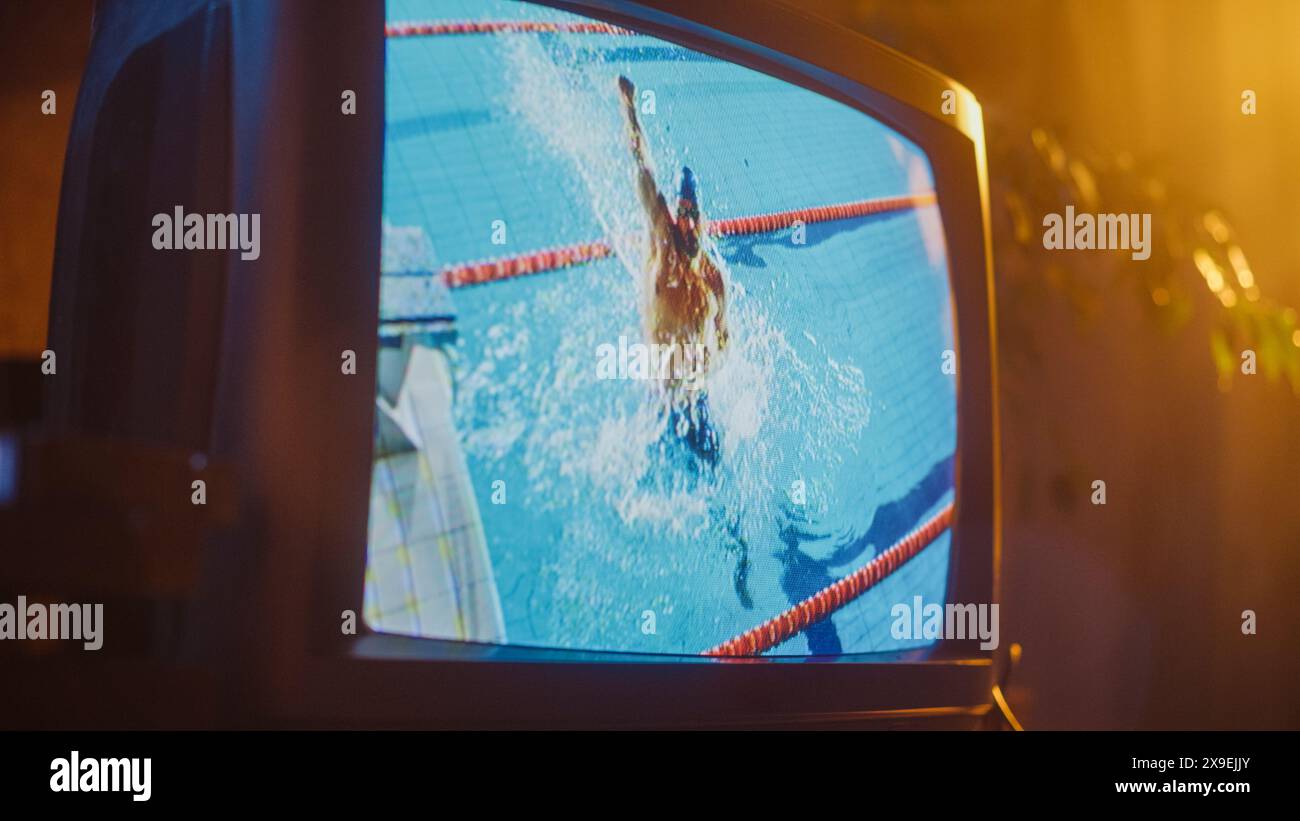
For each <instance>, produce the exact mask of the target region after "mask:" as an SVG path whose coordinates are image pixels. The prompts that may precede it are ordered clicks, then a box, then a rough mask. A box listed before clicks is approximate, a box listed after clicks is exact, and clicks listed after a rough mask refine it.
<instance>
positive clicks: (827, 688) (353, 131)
mask: <svg viewBox="0 0 1300 821" xmlns="http://www.w3.org/2000/svg"><path fill="white" fill-rule="evenodd" d="M542 4H543V5H549V6H553V7H555V8H558V9H562V10H565V11H570V12H574V13H577V14H581V15H584V16H587V17H591V18H596V19H600V20H606V21H609V22H612V23H614V24H617V25H621V26H625V27H627V28H631V29H635V30H637V31H640V32H644V33H646V34H650V35H653V36H656V37H659V38H661V39H663V40H667V41H671V42H675V43H679V44H681V45H684V46H687V47H689V48H692V49H695V50H697V51H700V52H704V53H708V54H712V55H715V56H717V57H720V58H723V59H726V60H729V61H731V62H734V63H739V64H742V65H746V66H748V67H750V68H753V69H756V70H758V71H760V72H763V73H766V74H769V75H772V76H774V77H777V78H780V79H782V80H785V81H788V82H793V83H796V84H798V85H801V86H804V87H807V88H809V89H811V90H813V91H816V92H818V93H820V94H823V95H825V96H827V97H831V98H833V99H836V100H839V101H841V102H843V103H846V104H848V105H850V106H853V107H855V108H858V109H860V110H862V111H864V112H866V113H867V114H869V115H871V116H872V117H875V118H877V119H878V120H880V121H881V122H883V123H885V124H886V125H888V126H889V127H890V128H893V129H894V130H896V131H898V132H899V133H901V134H903V135H904V136H906V137H907V138H909V139H910V140H912V141H913V142H914V143H916V144H917V145H918V146H919V147H920V148H921V149H922V150H924V151H925V152H926V154H927V155H928V157H929V160H930V163H931V165H932V168H933V172H934V178H935V181H936V189H937V194H938V199H939V204H940V208H941V210H942V214H943V227H944V232H945V240H946V243H947V249H948V258H949V259H948V263H949V270H950V276H951V284H952V294H953V300H954V314H955V326H956V339H957V352H958V361H959V362H960V367H959V369H958V372H957V376H956V378H957V381H958V386H957V387H958V390H957V394H958V450H957V459H956V469H955V470H956V517H955V523H954V525H953V549H952V551H951V557H952V558H951V562H952V567H951V568H950V572H949V588H948V601H953V602H963V603H980V602H996V601H997V600H998V575H997V569H998V557H999V540H1000V525H999V496H998V481H999V469H998V442H997V436H998V428H997V394H996V384H997V377H996V355H995V354H996V343H995V333H994V328H995V323H994V303H993V290H992V259H991V245H990V234H989V215H988V205H987V196H988V193H987V192H988V181H987V171H986V167H985V152H984V145H983V128H982V120H981V113H980V108H979V105H978V103H977V102H976V101H975V99H974V97H973V96H972V95H971V94H970V92H968V91H967V90H966V89H964V88H962V87H961V86H960V85H958V84H956V83H954V82H953V81H951V80H948V79H947V78H945V77H943V76H941V75H939V74H937V73H936V72H934V71H932V70H930V69H928V68H926V67H924V66H922V65H920V64H918V63H916V62H914V61H912V60H910V59H908V58H906V57H904V56H902V55H900V54H898V53H896V52H894V51H892V50H890V49H888V48H885V47H883V46H881V45H879V44H876V43H874V42H872V41H870V40H868V39H866V38H864V37H862V36H860V35H857V34H855V33H853V32H851V31H849V30H847V29H844V28H840V27H838V26H835V25H833V24H831V23H828V22H826V21H823V20H820V19H817V18H815V17H812V16H810V15H807V14H805V13H803V12H801V11H799V10H797V9H796V8H794V7H792V6H789V5H787V4H785V3H781V2H776V0H713V2H708V3H699V2H693V1H692V0H646V1H645V2H638V3H632V2H621V0H608V1H606V0H543V2H542ZM175 5H179V6H181V7H184V6H186V3H185V2H182V3H179V4H175ZM175 5H173V6H172V7H170V9H168V10H163V11H161V12H160V11H159V9H160V8H162V6H160V5H155V6H154V7H152V9H147V10H151V11H152V12H153V13H156V14H162V15H167V14H172V15H175V16H178V17H179V16H182V15H183V12H184V9H182V11H181V12H177V11H175ZM188 5H189V7H191V8H194V9H198V8H199V7H200V6H203V5H204V4H202V3H196V2H190V3H188ZM126 6H127V4H125V3H121V2H117V3H114V2H104V3H101V7H100V9H99V10H98V12H97V16H98V18H99V19H97V20H96V32H95V41H94V43H93V44H92V53H91V61H90V66H89V68H88V76H90V74H91V73H92V72H95V71H96V70H97V69H96V65H97V63H96V61H97V60H99V71H100V73H101V74H102V75H104V76H103V77H102V80H103V81H102V82H100V83H99V84H98V88H97V87H96V84H95V83H89V84H83V86H85V87H83V90H82V97H81V99H80V100H79V103H78V111H77V121H76V122H75V123H74V129H73V137H72V140H71V141H70V145H69V152H68V159H67V164H66V168H65V180H64V196H63V202H62V204H61V211H60V222H59V238H58V246H57V250H56V263H55V284H54V288H53V294H52V298H51V312H52V313H51V323H50V342H51V347H52V348H54V349H56V350H68V351H70V352H74V354H75V355H74V356H70V357H69V361H76V359H77V356H80V358H81V359H82V360H83V361H84V362H86V363H87V364H91V363H94V364H95V368H94V370H93V374H94V375H93V376H91V375H89V374H90V373H91V370H90V369H89V368H87V369H86V372H87V374H88V375H86V376H77V375H75V374H74V375H72V376H70V377H68V378H66V379H61V380H60V382H59V384H56V385H55V386H54V388H53V389H52V390H51V393H50V395H49V397H48V401H47V405H48V407H49V409H50V410H49V423H50V425H51V427H53V428H54V429H55V430H66V431H87V430H89V431H92V432H95V433H98V434H103V435H109V436H116V437H125V438H129V439H132V440H148V441H151V442H153V443H162V444H168V445H172V446H179V447H184V448H189V449H193V450H195V451H198V452H202V453H203V454H204V457H203V458H204V461H210V462H211V463H212V464H214V465H222V466H227V467H229V468H230V469H232V470H233V473H234V475H235V476H236V477H237V482H236V489H235V490H234V491H232V492H234V493H237V495H238V500H237V501H238V509H239V511H240V515H239V517H238V521H237V523H236V524H235V526H233V527H231V528H228V529H226V530H224V531H222V532H219V533H218V534H216V535H215V536H214V537H213V538H212V539H211V540H210V542H209V543H208V544H207V545H205V547H204V559H203V574H202V578H201V579H200V581H199V583H198V584H197V585H196V588H195V590H194V592H193V596H192V598H191V601H190V604H189V616H188V625H189V630H188V632H187V636H188V638H187V642H186V647H185V649H184V650H183V651H182V653H181V657H182V658H181V660H182V661H183V663H186V664H192V665H197V666H199V667H200V668H203V669H207V670H209V671H213V672H214V674H215V675H216V678H217V680H218V681H219V682H220V692H221V695H220V696H219V697H218V699H217V701H218V704H219V707H218V714H219V717H220V718H219V722H220V723H222V724H234V725H255V726H265V725H288V726H340V727H653V728H669V727H808V726H841V727H852V726H870V727H894V726H915V725H918V724H919V725H922V726H931V727H966V726H971V727H973V726H979V725H980V723H981V722H982V721H983V720H984V717H985V716H986V715H987V714H988V713H989V711H990V709H991V707H992V701H993V699H992V696H991V690H992V688H993V685H994V683H995V680H994V669H995V663H994V658H993V655H994V654H993V653H992V652H990V651H985V650H981V649H980V647H979V643H978V640H965V641H940V642H938V643H936V644H935V645H933V646H931V647H927V648H922V649H918V650H913V651H908V652H903V653H894V654H868V655H845V656H838V657H834V658H808V657H786V658H759V659H728V660H719V659H709V658H703V657H695V656H691V657H681V656H660V655H638V654H626V653H598V652H574V651H564V650H545V649H534V648H523V647H513V646H489V645H476V644H466V643H458V642H449V641H440V640H432V639H422V638H411V637H404V636H396V635H382V634H375V633H371V632H368V631H367V629H366V628H365V626H364V624H363V622H362V620H361V618H360V613H361V612H362V591H363V586H364V585H363V575H364V572H365V562H366V539H367V516H368V512H369V499H370V478H371V446H372V438H373V437H372V425H373V412H374V395H375V368H374V365H375V363H376V362H377V323H378V315H379V311H378V308H379V306H378V293H379V288H378V277H379V268H378V260H379V257H380V253H379V251H380V225H381V220H380V216H381V199H382V180H383V174H382V163H383V145H384V143H383V132H384V110H383V104H384V91H385V89H384V55H385V37H384V7H383V4H382V3H355V4H354V3H346V4H344V3H324V4H322V3H314V2H305V1H303V0H288V1H287V2H274V3H263V2H257V0H230V2H228V3H226V4H216V6H217V7H218V8H217V11H216V12H214V11H213V10H212V6H211V5H210V4H209V7H208V9H207V11H206V12H205V13H206V14H208V15H209V17H208V18H206V19H207V23H206V24H205V25H206V29H205V31H212V30H216V31H218V35H220V33H221V31H222V30H223V27H224V31H225V33H226V34H227V35H228V37H229V43H230V48H229V49H228V50H227V51H226V52H225V56H224V57H214V58H212V60H213V61H215V62H217V63H219V65H216V66H214V67H213V71H215V72H217V73H216V75H214V76H216V81H215V82H217V87H218V88H224V89H225V90H226V91H227V92H228V95H227V96H226V97H225V99H224V100H217V101H213V100H206V99H205V100H204V101H203V102H202V103H200V104H199V105H200V106H201V107H202V109H203V111H204V117H205V118H208V119H209V120H210V121H211V123H210V124H211V125H213V126H214V127H215V128H217V129H221V128H224V129H226V130H225V131H224V132H221V131H217V132H215V133H217V134H218V137H217V138H216V142H217V144H216V147H214V148H211V149H206V148H205V149H204V150H203V151H202V152H201V156H202V162H203V164H204V166H205V169H206V170H204V171H202V172H196V174H198V175H200V176H201V175H203V174H209V175H210V174H212V173H213V171H212V169H211V168H208V166H222V164H224V170H225V172H226V177H225V178H224V179H217V180H216V183H215V184H216V185H217V189H219V190H221V191H224V192H225V196H226V202H225V203H224V205H223V207H222V208H221V210H223V211H227V212H229V211H237V212H248V213H260V214H261V215H262V249H261V255H260V257H259V258H258V259H257V260H251V261H248V260H240V259H239V256H238V254H237V253H231V254H225V255H222V256H221V257H220V258H219V259H218V260H217V261H216V262H214V261H213V258H212V257H211V256H207V257H201V258H200V257H199V256H194V257H193V259H192V260H191V259H189V258H188V257H190V256H191V255H175V254H174V255H170V256H166V258H165V259H161V260H160V259H158V257H161V256H164V255H157V256H139V257H137V258H138V259H140V260H143V262H141V263H140V265H144V266H164V265H165V266H167V268H166V270H165V271H163V270H159V271H157V272H154V273H150V274H148V276H159V277H164V276H166V277H179V278H181V280H180V281H182V282H184V283H186V286H187V287H186V288H185V289H181V290H179V291H177V295H176V296H174V297H171V304H170V310H171V311H172V312H174V313H173V315H172V316H171V322H172V324H173V326H174V327H172V329H171V331H170V333H171V334H172V335H173V336H172V337H169V339H173V340H174V339H176V338H179V339H181V340H182V343H183V344H173V345H163V344H160V343H161V342H162V341H163V340H160V339H158V338H155V337H156V335H157V334H158V333H160V332H159V331H157V330H156V329H154V328H153V327H152V325H151V324H150V322H149V321H148V320H149V318H150V317H149V316H141V314H142V313H144V312H142V311H138V310H137V311H136V312H135V313H136V315H135V316H134V317H132V316H126V317H123V318H121V319H120V322H119V323H118V325H115V326H114V328H116V331H115V333H117V334H118V335H119V336H121V337H123V338H126V339H129V340H132V341H133V344H132V345H131V346H129V350H128V353H127V358H126V361H125V362H124V361H122V359H121V356H119V357H118V359H116V360H115V359H111V358H106V357H105V356H104V355H103V354H101V353H100V352H99V351H98V349H97V347H96V345H95V336H94V333H93V331H94V329H95V328H97V327H102V326H103V323H104V322H105V321H106V320H104V319H103V316H104V314H105V313H106V312H110V313H111V312H112V311H113V310H115V309H116V310H118V311H119V312H121V311H123V310H125V309H126V308H127V307H129V303H128V302H127V301H126V300H127V299H128V298H129V295H130V293H131V292H132V289H130V288H124V289H123V290H125V291H126V292H127V294H126V295H123V294H120V293H116V292H115V290H114V289H109V290H108V291H105V289H103V288H102V287H100V288H96V287H94V285H93V282H94V279H95V278H96V277H97V276H103V272H102V271H100V270H99V269H98V267H97V266H95V265H93V264H91V260H90V259H89V258H88V256H87V254H86V253H84V249H83V248H82V247H81V245H82V243H83V240H84V238H85V237H86V236H87V232H88V231H89V230H91V229H88V228H85V227H84V226H86V225H89V222H88V220H90V219H91V218H93V217H94V216H95V209H96V208H97V207H102V206H97V205H96V202H97V201H96V199H95V198H94V197H92V196H89V195H87V193H86V190H87V185H88V182H87V180H89V179H91V178H92V176H93V175H92V172H93V171H94V168H95V165H94V164H95V162H102V160H96V159H95V156H94V154H95V152H94V143H95V141H96V140H99V139H102V135H103V131H102V128H101V127H102V126H103V123H102V122H100V119H102V118H99V116H98V115H99V114H100V111H99V105H100V103H101V102H102V100H103V99H104V96H105V92H104V86H105V84H107V83H109V82H110V80H111V79H112V75H113V74H114V73H115V72H116V71H117V68H116V67H115V66H114V64H113V63H114V61H115V60H116V61H118V62H119V63H120V62H121V60H122V59H123V57H122V55H121V53H120V52H121V48H120V46H118V47H116V48H117V50H118V53H117V54H114V48H115V47H114V46H113V44H112V41H113V38H115V37H116V38H117V41H118V42H120V41H121V36H120V34H121V32H122V31H124V30H125V29H129V28H130V26H131V25H132V18H131V15H133V14H139V13H140V7H139V6H137V7H136V8H135V9H134V10H133V9H129V8H127V7H126ZM146 6H147V4H146ZM213 14H217V15H218V17H216V18H213V17H212V16H211V15H213ZM213 19H216V20H217V22H216V23H213V22H212V20H213ZM344 89H348V90H353V91H355V93H356V97H357V113H356V115H355V116H344V115H341V111H340V94H341V92H342V90H344ZM948 92H951V93H950V94H948ZM127 93H128V94H130V93H135V92H132V91H131V90H129V89H128V91H127ZM139 93H141V94H144V93H148V91H147V90H144V91H140V92H139ZM96 95H98V96H96ZM213 96H220V95H213ZM945 102H948V103H950V104H951V105H953V106H955V113H952V114H945V113H943V104H944V103H945ZM223 117H224V118H225V119H224V120H223V119H222V118H223ZM109 122H111V120H110V121H109ZM165 125H166V124H165V123H164V126H165ZM140 161H141V162H151V163H154V165H155V167H156V166H157V164H158V163H159V162H161V160H160V159H158V158H149V157H144V158H142V159H141V160H140ZM222 170H223V169H222V168H221V167H218V168H217V171H216V172H215V173H216V176H217V177H221V172H222ZM110 191H111V188H110ZM218 199H220V197H219V198H218ZM158 205H159V204H158V203H153V202H144V203H142V204H140V205H139V209H138V210H139V213H138V214H135V213H132V214H130V215H129V216H130V219H131V220H136V219H139V220H143V221H142V222H141V223H140V224H141V225H147V224H148V215H149V214H150V213H152V211H151V210H150V209H154V210H157V209H156V206H158ZM166 205H169V203H164V204H163V206H164V207H165V206H166ZM128 210H129V209H128ZM213 210H215V208H214V209H213ZM131 224H134V223H131ZM119 233H122V232H119ZM140 233H141V234H142V235H143V239H144V241H147V237H148V234H147V233H146V232H144V231H143V230H142V231H141V232H140ZM140 241H141V237H135V236H128V235H123V236H122V237H121V238H120V239H112V238H111V237H110V238H109V239H107V240H102V241H101V245H102V244H103V243H108V247H107V251H108V252H109V253H110V255H111V252H112V251H113V248H114V246H113V245H112V243H113V242H121V243H122V244H123V246H124V249H123V252H124V253H126V252H127V251H130V249H126V248H125V245H126V244H128V243H137V244H138V243H139V242H140ZM105 250H106V249H105V248H104V247H99V248H98V249H97V254H98V256H99V258H103V256H104V254H105ZM136 250H138V249H136ZM137 267H138V266H137ZM109 268H110V269H111V268H112V266H111V265H110V266H109ZM123 270H124V271H125V270H127V269H125V268H124V269H123ZM122 276H132V277H143V276H146V275H145V274H139V273H138V272H137V271H136V269H135V268H132V269H130V273H129V274H127V273H124V274H122ZM141 281H146V280H141ZM138 290H139V289H137V291H138ZM182 291H183V293H182ZM149 293H151V294H153V293H155V291H154V290H152V289H151V290H150V291H149ZM196 295H197V296H196ZM151 298H152V299H154V300H155V302H156V301H157V297H156V296H155V297H151ZM155 307H157V306H156V305H155ZM153 318H154V319H155V320H157V319H158V316H157V312H156V311H155V312H153ZM96 323H99V324H96ZM177 335H179V336H177ZM345 351H352V352H355V355H356V362H357V373H356V374H355V375H348V374H344V373H342V369H341V368H340V362H341V356H342V355H343V352H345ZM60 356H61V357H62V356H63V354H60ZM149 358H152V359H150V361H157V362H162V363H163V365H164V366H166V368H168V369H169V370H168V373H170V374H171V376H170V377H169V379H170V382H168V383H167V384H166V385H165V386H164V385H162V384H161V382H159V381H154V380H151V379H149V378H148V377H147V376H144V377H142V376H141V371H140V369H139V368H135V369H134V370H133V369H132V368H131V361H132V359H135V360H137V363H138V361H144V360H145V359H149ZM936 367H937V364H936ZM114 369H117V370H116V371H115V370H114ZM154 370H155V371H156V370H157V368H155V369H154ZM92 383H93V384H92ZM114 391H119V392H121V396H119V394H117V393H114ZM95 397H109V398H110V399H112V400H113V402H115V403H117V404H120V405H122V406H123V407H122V408H119V412H117V413H114V414H111V415H109V418H105V416H106V415H105V414H104V413H103V412H102V405H103V401H99V402H96V401H94V400H95ZM122 397H126V398H125V399H123V398H122ZM175 397H181V398H182V399H184V401H181V400H179V399H176V398H175ZM119 400H120V401H119ZM127 400H129V401H127ZM196 415H197V416H198V417H201V418H197V421H196ZM349 611H350V612H351V613H353V614H355V621H356V624H357V626H358V629H359V634H358V635H344V634H343V631H342V629H341V625H342V624H343V621H344V619H345V618H346V613H347V612H349Z"/></svg>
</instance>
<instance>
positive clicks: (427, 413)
mask: <svg viewBox="0 0 1300 821" xmlns="http://www.w3.org/2000/svg"><path fill="white" fill-rule="evenodd" d="M387 17H388V30H387V37H388V41H387V57H386V61H387V64H386V80H385V85H386V100H385V106H386V112H385V120H386V122H385V140H384V180H383V226H382V232H383V252H382V259H381V261H380V265H381V276H380V303H381V308H380V316H379V318H378V320H379V322H378V333H379V338H380V354H379V363H378V379H377V390H376V396H375V428H374V462H373V476H372V484H371V500H370V522H369V536H368V561H367V570H366V582H365V618H366V621H367V623H368V624H369V625H370V626H371V627H372V628H373V629H375V630H378V631H383V632H392V633H400V634H408V635H416V636H425V637H433V638H439V639H452V640H460V641H467V642H485V643H493V644H510V645H525V646H532V647H544V648H565V649H573V650H591V651H615V652H620V651H621V652H635V653H655V654H670V655H673V656H678V657H680V656H691V655H698V654H712V655H760V654H764V655H790V656H808V655H814V656H834V655H840V654H848V653H855V654H857V653H873V652H882V651H897V650H903V649H910V648H915V647H920V646H924V645H926V644H929V643H932V642H933V641H934V639H933V638H930V639H927V638H926V637H925V636H924V635H922V634H921V633H920V632H919V631H914V630H911V629H910V627H911V616H908V617H907V618H906V622H907V623H906V624H903V621H904V619H903V618H902V617H901V616H900V614H901V613H903V612H904V611H902V610H900V609H899V607H900V606H901V607H905V608H909V610H908V611H907V612H908V613H910V612H911V610H910V608H914V607H915V606H916V605H920V604H922V603H924V604H926V605H929V604H938V605H940V606H942V605H943V604H944V603H945V593H946V590H947V587H948V573H949V552H950V549H951V544H950V533H951V522H952V511H953V504H954V497H955V487H954V459H955V455H956V447H957V405H956V402H957V398H956V383H955V376H954V372H955V367H956V365H955V354H954V353H953V349H954V348H955V342H954V329H953V315H952V300H951V294H950V287H949V278H948V264H947V259H946V252H945V245H944V238H943V228H942V223H941V219H940V212H939V206H938V204H937V202H936V197H935V194H934V179H933V176H932V172H931V167H930V163H929V161H928V159H927V157H926V155H925V153H924V152H923V151H922V150H920V149H919V148H918V147H917V146H916V145H915V144H914V143H912V142H911V141H909V140H908V139H907V138H906V137H904V136H903V135H901V134H899V133H898V132H896V131H894V130H892V129H891V128H890V127H888V126H887V125H885V124H884V123H882V122H880V121H879V120H877V119H875V118H873V117H871V116H869V115H867V114H866V113H864V112H863V111H860V110H858V109H856V108H853V107H850V106H848V105H846V104H844V103H841V102H839V101H836V100H834V99H831V98H829V97H827V96H824V95H822V94H818V93H816V92H814V91H811V90H809V89H807V88H804V87H802V86H800V85H797V84H793V83H791V82H787V81H785V80H781V79H777V78H775V77H773V76H769V75H767V74H764V73H760V72H758V71H755V70H753V69H750V68H746V67H743V66H741V65H737V64H735V63H732V62H728V61H726V60H723V59H719V58H718V57H715V56H712V55H709V54H704V53H700V52H698V51H693V50H691V49H688V48H684V47H682V46H679V45H676V44H674V43H671V42H667V41H665V40H662V39H658V38H656V37H652V36H647V35H645V34H641V33H638V32H635V31H629V30H627V29H624V28H620V27H618V26H615V25H612V24H609V23H606V22H602V21H598V20H594V19H589V18H585V17H580V16H576V15H573V14H569V13H565V12H560V11H557V10H554V9H551V8H548V7H545V6H540V5H533V4H525V3H513V2H481V0H473V1H472V2H471V1H470V0H465V1H464V2H461V1H460V0H406V1H405V2H400V1H399V0H391V1H390V2H389V4H388V7H387ZM936 105H937V103H936ZM919 619H920V616H919V614H917V615H916V620H917V621H919ZM904 627H905V628H908V629H902V628H904Z"/></svg>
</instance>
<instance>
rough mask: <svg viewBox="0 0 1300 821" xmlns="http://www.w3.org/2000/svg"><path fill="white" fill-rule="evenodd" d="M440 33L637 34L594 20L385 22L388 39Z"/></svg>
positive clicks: (429, 35) (430, 35)
mask: <svg viewBox="0 0 1300 821" xmlns="http://www.w3.org/2000/svg"><path fill="white" fill-rule="evenodd" d="M441 34H617V35H622V36H627V35H631V34H636V32H634V31H629V30H628V29H625V28H620V27H619V26H615V25H612V24H610V23H600V22H597V21H594V20H592V21H587V22H583V21H579V20H575V21H566V22H558V23H555V22H549V23H548V22H545V21H542V20H451V21H437V20H434V21H428V22H402V23H388V24H387V25H385V26H384V35H385V36H387V37H432V36H435V35H441Z"/></svg>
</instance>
